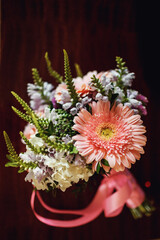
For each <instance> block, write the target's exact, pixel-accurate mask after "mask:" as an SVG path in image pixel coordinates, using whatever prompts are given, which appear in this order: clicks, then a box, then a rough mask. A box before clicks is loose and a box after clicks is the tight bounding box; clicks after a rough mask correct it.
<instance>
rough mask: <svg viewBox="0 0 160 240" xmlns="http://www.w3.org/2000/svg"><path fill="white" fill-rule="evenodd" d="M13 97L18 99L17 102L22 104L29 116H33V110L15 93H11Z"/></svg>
mask: <svg viewBox="0 0 160 240" xmlns="http://www.w3.org/2000/svg"><path fill="white" fill-rule="evenodd" d="M11 93H12V95H13V96H14V97H15V98H16V99H17V101H18V102H19V103H20V104H21V106H22V107H23V109H24V110H25V111H26V113H27V114H28V115H32V113H33V111H32V109H31V108H30V107H29V105H28V104H27V103H26V102H25V101H24V100H23V99H22V98H21V97H20V96H19V95H18V94H17V93H15V92H13V91H12V92H11Z"/></svg>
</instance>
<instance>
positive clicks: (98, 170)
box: [96, 162, 101, 174]
mask: <svg viewBox="0 0 160 240" xmlns="http://www.w3.org/2000/svg"><path fill="white" fill-rule="evenodd" d="M100 169H101V166H100V163H99V162H98V164H97V169H96V172H97V174H99V172H100Z"/></svg>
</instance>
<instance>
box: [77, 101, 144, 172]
mask: <svg viewBox="0 0 160 240" xmlns="http://www.w3.org/2000/svg"><path fill="white" fill-rule="evenodd" d="M91 107H92V114H90V113H89V112H88V111H87V110H85V109H82V110H81V111H80V112H79V114H78V116H76V117H75V118H74V123H75V125H74V126H73V129H74V130H76V131H78V132H79V133H80V134H77V135H75V136H74V137H73V140H75V146H76V148H77V149H78V151H79V153H80V155H82V156H84V157H85V158H86V163H87V164H89V163H92V167H93V169H94V170H96V168H97V164H98V162H99V163H100V165H101V166H102V167H103V168H104V169H105V170H106V171H108V170H109V167H107V166H104V165H103V164H102V162H101V160H102V159H106V160H107V161H108V163H109V165H110V167H111V168H113V169H114V170H115V171H123V170H124V169H125V167H127V168H130V167H131V163H135V161H136V159H137V160H139V159H140V154H143V153H144V150H143V148H142V146H144V145H145V144H146V136H144V135H143V134H144V133H145V132H146V130H145V127H144V126H143V125H142V120H141V119H140V115H138V114H137V115H134V111H133V110H131V109H130V108H129V107H127V106H123V105H122V104H118V105H117V106H116V105H114V106H113V107H112V109H110V102H109V101H108V102H103V101H98V102H97V103H96V102H92V104H91Z"/></svg>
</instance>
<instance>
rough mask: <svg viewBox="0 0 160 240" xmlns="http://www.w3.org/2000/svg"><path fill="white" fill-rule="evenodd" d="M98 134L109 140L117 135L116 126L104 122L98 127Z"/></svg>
mask: <svg viewBox="0 0 160 240" xmlns="http://www.w3.org/2000/svg"><path fill="white" fill-rule="evenodd" d="M97 133H98V135H99V136H100V137H101V138H102V139H105V140H109V139H110V138H112V137H113V136H114V135H115V127H114V126H113V125H112V124H102V125H100V126H98V127H97Z"/></svg>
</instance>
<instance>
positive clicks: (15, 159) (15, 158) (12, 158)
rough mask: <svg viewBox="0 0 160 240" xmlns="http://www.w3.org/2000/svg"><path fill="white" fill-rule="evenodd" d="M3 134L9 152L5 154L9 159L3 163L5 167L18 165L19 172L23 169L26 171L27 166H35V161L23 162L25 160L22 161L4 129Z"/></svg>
mask: <svg viewBox="0 0 160 240" xmlns="http://www.w3.org/2000/svg"><path fill="white" fill-rule="evenodd" d="M3 135H4V139H5V142H6V145H7V149H8V152H9V154H8V155H7V158H8V160H9V162H8V163H6V164H5V166H6V167H19V168H20V169H19V171H18V172H19V173H20V172H23V171H26V170H28V169H29V168H35V167H37V164H36V163H32V162H29V163H25V162H23V160H22V159H21V158H20V157H19V155H18V154H17V153H16V151H15V149H14V147H13V145H12V143H11V140H10V138H9V136H8V134H7V133H6V132H5V131H4V132H3Z"/></svg>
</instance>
